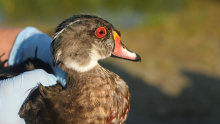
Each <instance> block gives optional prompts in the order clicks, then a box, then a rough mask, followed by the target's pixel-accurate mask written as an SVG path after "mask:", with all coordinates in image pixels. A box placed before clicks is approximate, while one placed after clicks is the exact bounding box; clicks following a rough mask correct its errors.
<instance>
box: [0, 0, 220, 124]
mask: <svg viewBox="0 0 220 124" xmlns="http://www.w3.org/2000/svg"><path fill="white" fill-rule="evenodd" d="M79 13H86V14H88V13H91V14H97V15H100V16H101V17H103V18H104V19H106V20H108V21H109V22H111V23H112V24H113V25H114V26H115V27H116V28H117V29H119V30H120V31H121V34H122V41H123V43H124V44H125V45H126V46H127V47H128V48H129V49H131V50H132V51H134V52H136V53H138V54H139V55H141V57H142V62H141V63H135V62H130V61H125V60H119V59H113V58H109V59H107V60H104V61H102V62H101V64H102V65H103V66H105V67H106V68H108V69H110V70H112V71H114V72H115V73H117V74H118V75H120V76H121V77H122V78H123V79H124V80H125V81H126V82H127V83H128V85H129V88H130V92H131V110H130V114H129V116H128V120H127V122H126V123H128V124H146V123H149V124H198V123H199V124H219V123H220V0H120V1H119V0H72V1H71V0H1V1H0V26H1V27H26V26H34V27H37V28H38V29H40V30H41V31H43V32H45V33H47V34H48V35H50V36H51V35H52V34H53V32H54V30H55V27H56V26H57V25H58V24H59V23H60V22H61V21H63V20H64V19H66V18H68V17H70V16H71V15H73V14H79Z"/></svg>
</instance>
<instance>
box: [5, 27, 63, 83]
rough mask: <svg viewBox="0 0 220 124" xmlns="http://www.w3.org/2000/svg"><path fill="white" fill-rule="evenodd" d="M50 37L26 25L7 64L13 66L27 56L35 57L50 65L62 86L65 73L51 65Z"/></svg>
mask: <svg viewBox="0 0 220 124" xmlns="http://www.w3.org/2000/svg"><path fill="white" fill-rule="evenodd" d="M51 42H52V38H51V37H49V36H48V35H46V34H44V33H42V32H40V31H39V30H37V29H36V28H33V27H27V28H25V29H24V30H23V31H22V32H20V33H19V34H18V36H17V38H16V41H15V43H14V45H13V48H12V50H11V53H10V56H9V60H8V64H9V65H11V66H13V65H15V64H19V63H21V62H22V61H25V60H27V59H28V58H34V57H37V58H38V59H40V60H42V61H44V62H45V63H48V64H50V65H51V68H52V69H53V72H54V74H55V76H56V77H57V80H58V81H59V82H60V83H61V85H62V86H64V87H65V85H66V73H65V72H64V71H63V70H61V69H60V68H59V67H53V63H52V57H51V54H50V44H51Z"/></svg>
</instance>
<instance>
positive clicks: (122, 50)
mask: <svg viewBox="0 0 220 124" xmlns="http://www.w3.org/2000/svg"><path fill="white" fill-rule="evenodd" d="M113 37H114V40H115V47H114V50H113V52H112V55H111V56H112V57H117V58H121V59H127V60H131V61H141V57H140V56H139V55H138V54H136V53H134V52H132V51H130V50H128V49H127V48H126V46H125V45H124V44H123V43H122V42H121V38H120V36H119V35H118V34H117V33H116V32H115V31H113Z"/></svg>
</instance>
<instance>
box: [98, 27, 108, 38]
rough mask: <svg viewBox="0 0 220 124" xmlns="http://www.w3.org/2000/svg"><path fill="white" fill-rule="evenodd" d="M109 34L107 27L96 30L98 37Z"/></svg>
mask: <svg viewBox="0 0 220 124" xmlns="http://www.w3.org/2000/svg"><path fill="white" fill-rule="evenodd" d="M106 34H107V32H106V30H105V27H99V28H97V29H96V30H95V36H96V37H98V38H102V37H104V36H105V35H106Z"/></svg>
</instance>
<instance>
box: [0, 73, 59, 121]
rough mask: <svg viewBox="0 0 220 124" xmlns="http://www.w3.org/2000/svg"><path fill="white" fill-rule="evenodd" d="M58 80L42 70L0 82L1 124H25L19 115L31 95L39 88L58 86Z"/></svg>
mask: <svg viewBox="0 0 220 124" xmlns="http://www.w3.org/2000/svg"><path fill="white" fill-rule="evenodd" d="M56 80H57V78H56V77H55V76H54V75H52V74H48V73H47V72H45V71H44V70H42V69H36V70H33V71H28V72H24V73H22V74H20V75H18V76H15V77H12V78H8V79H5V80H1V81H0V123H1V124H2V123H3V124H5V123H7V124H25V122H24V120H23V119H21V118H20V117H19V115H18V112H19V110H20V107H21V106H22V104H23V103H24V101H25V99H26V98H27V96H28V95H29V93H30V92H31V91H32V90H33V89H35V88H37V87H38V85H39V83H41V84H42V85H43V86H51V85H55V84H56Z"/></svg>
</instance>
